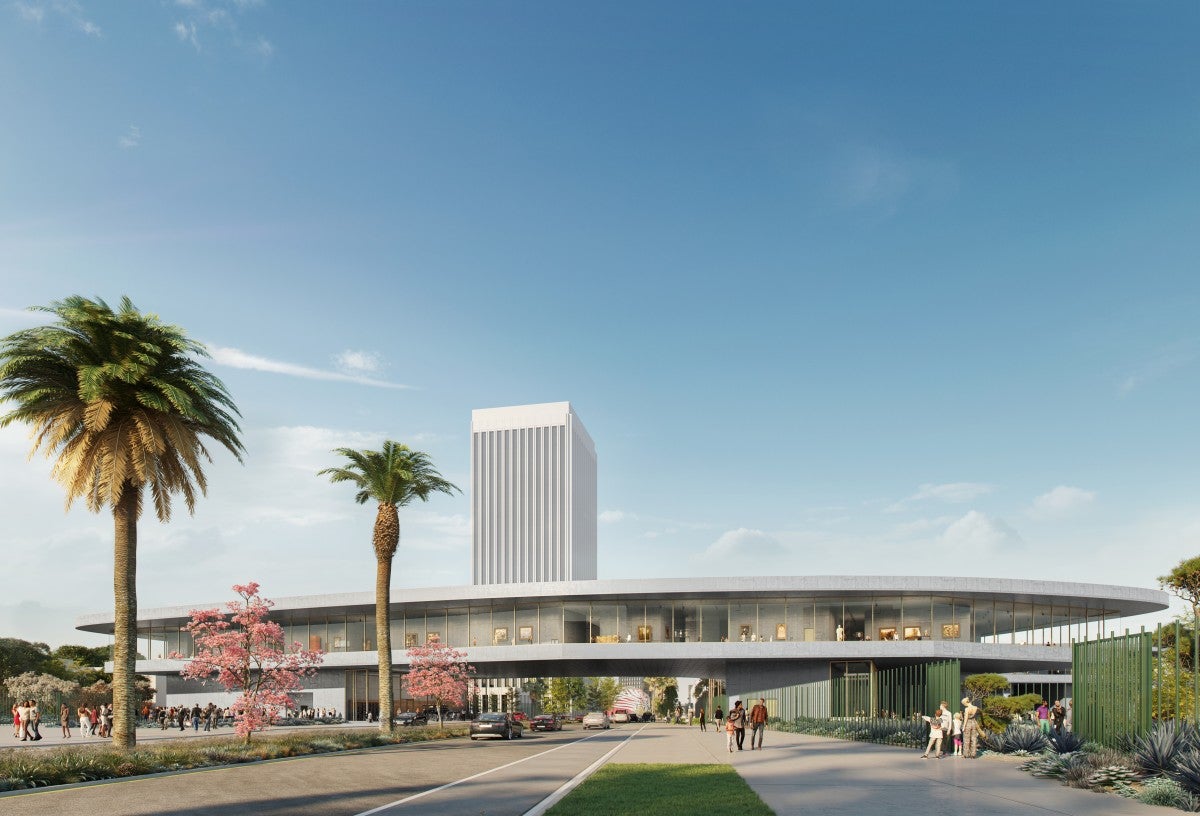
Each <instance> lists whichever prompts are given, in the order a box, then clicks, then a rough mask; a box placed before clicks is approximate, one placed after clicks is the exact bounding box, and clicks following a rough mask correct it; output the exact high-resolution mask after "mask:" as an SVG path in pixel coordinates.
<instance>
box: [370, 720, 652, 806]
mask: <svg viewBox="0 0 1200 816" xmlns="http://www.w3.org/2000/svg"><path fill="white" fill-rule="evenodd" d="M602 736H604V732H603V731H599V732H597V733H595V734H589V735H588V736H586V737H583V738H581V739H577V740H573V741H571V742H564V743H563V744H562V745H559V746H556V747H554V748H549V749H547V750H545V751H542V752H541V753H538V754H531V755H530V756H527V757H525V758H524V759H517V760H514V761H512V762H509V763H508V764H507V765H500V766H497V767H495V768H492V769H491V770H489V771H480V772H479V773H477V774H472V775H471V776H465V777H463V778H462V779H456V780H455V781H453V782H447V783H446V784H445V785H439V786H438V787H436V788H430V789H429V790H427V791H421V792H420V793H414V794H413V795H412V796H406V797H404V798H403V799H397V800H396V801H395V802H388V803H387V804H386V805H380V806H379V807H377V808H371V809H370V810H364V811H363V812H362V813H356V814H354V816H374V814H376V813H382V812H383V811H385V810H388V809H389V808H394V807H396V806H397V805H403V804H404V803H406V802H411V801H413V800H414V799H420V798H422V797H425V796H429V795H430V794H432V793H437V792H438V791H444V790H446V788H453V787H454V786H455V785H461V784H462V783H464V782H470V781H471V780H472V779H478V778H479V777H481V776H487V775H488V774H491V773H495V772H496V771H503V770H504V769H505V768H511V767H512V766H514V765H520V764H521V763H522V762H528V761H529V760H531V759H537V758H538V757H541V756H545V755H546V754H552V753H554V752H555V751H561V750H562V749H563V748H569V747H571V746H572V745H578V744H579V743H581V742H586V741H587V740H590V739H594V738H596V737H602ZM630 736H631V737H632V736H633V735H632V734H631V735H630ZM626 742H628V740H626ZM624 744H625V743H621V745H624ZM617 747H618V748H619V747H620V746H617ZM614 750H615V749H614ZM609 753H610V754H611V753H612V751H609ZM606 756H607V754H606Z"/></svg>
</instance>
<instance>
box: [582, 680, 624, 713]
mask: <svg viewBox="0 0 1200 816" xmlns="http://www.w3.org/2000/svg"><path fill="white" fill-rule="evenodd" d="M620 694H621V684H620V683H618V682H617V681H616V678H613V677H593V678H591V682H590V683H589V684H588V690H587V704H588V708H590V709H593V710H595V711H608V710H609V709H610V708H612V706H613V703H615V702H616V701H617V697H618V696H619V695H620Z"/></svg>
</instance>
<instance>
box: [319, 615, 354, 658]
mask: <svg viewBox="0 0 1200 816" xmlns="http://www.w3.org/2000/svg"><path fill="white" fill-rule="evenodd" d="M326 627H327V630H326V631H327V633H328V634H327V637H328V640H326V641H325V646H324V649H325V651H327V652H344V651H346V650H347V647H348V645H349V644H348V642H347V640H346V619H345V617H343V616H341V615H337V616H330V617H329V619H328V620H327V622H326Z"/></svg>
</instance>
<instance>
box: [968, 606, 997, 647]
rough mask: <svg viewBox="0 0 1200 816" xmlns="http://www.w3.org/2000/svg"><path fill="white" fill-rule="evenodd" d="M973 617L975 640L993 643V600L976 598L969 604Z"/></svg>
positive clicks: (994, 634)
mask: <svg viewBox="0 0 1200 816" xmlns="http://www.w3.org/2000/svg"><path fill="white" fill-rule="evenodd" d="M971 608H972V614H973V615H974V617H975V640H977V641H979V642H980V643H993V642H995V640H996V604H995V602H994V601H990V600H984V599H976V600H975V601H973V602H972V604H971Z"/></svg>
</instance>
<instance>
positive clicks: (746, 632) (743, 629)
mask: <svg viewBox="0 0 1200 816" xmlns="http://www.w3.org/2000/svg"><path fill="white" fill-rule="evenodd" d="M752 631H753V629H752V628H751V626H750V624H748V623H743V624H742V625H741V626H739V627H738V637H740V638H741V639H742V640H749V639H750V633H751V632H752Z"/></svg>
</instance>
